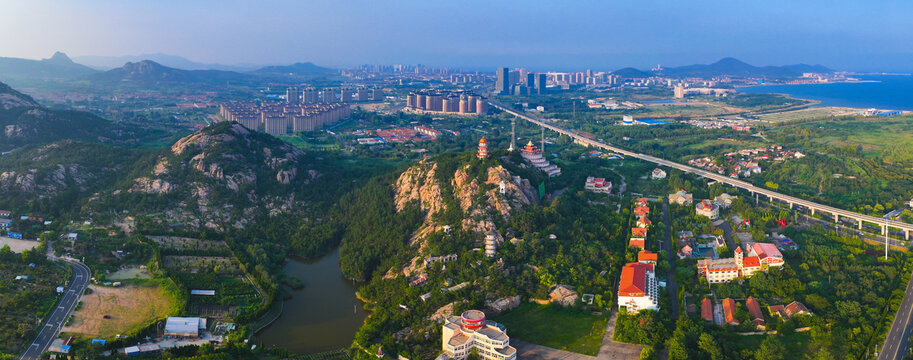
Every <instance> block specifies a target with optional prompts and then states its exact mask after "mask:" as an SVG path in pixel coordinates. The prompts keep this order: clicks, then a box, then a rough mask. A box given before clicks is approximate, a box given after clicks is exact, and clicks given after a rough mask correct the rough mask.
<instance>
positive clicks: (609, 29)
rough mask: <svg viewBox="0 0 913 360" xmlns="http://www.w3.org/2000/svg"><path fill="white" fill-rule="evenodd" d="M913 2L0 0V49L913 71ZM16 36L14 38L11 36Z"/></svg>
mask: <svg viewBox="0 0 913 360" xmlns="http://www.w3.org/2000/svg"><path fill="white" fill-rule="evenodd" d="M911 14H913V1H908V0H907V1H861V0H859V1H840V0H836V1H797V0H793V1H780V0H764V1H736V0H732V1H715V0H714V1H711V0H706V1H704V0H691V1H677V0H670V1H652V0H646V1H530V0H527V1H497V0H488V1H476V0H462V1H427V0H425V1H396V0H386V1H369V0H351V1H345V0H341V1H326V0H325V1H257V2H254V1H228V0H223V1H205V0H203V1H168V0H165V1H100V0H85V1H78V2H75V1H74V2H63V1H44V0H29V1H17V0H0V33H2V34H5V35H4V36H2V37H0V56H13V57H26V58H45V57H49V56H50V55H51V54H52V53H53V52H54V51H58V50H59V51H64V52H66V53H67V54H69V55H71V56H84V55H110V56H120V55H137V54H147V53H166V54H174V55H179V56H183V57H186V58H188V59H191V60H194V61H198V62H205V63H222V64H283V63H291V62H298V61H312V62H314V63H317V64H320V65H327V66H337V67H339V66H350V65H356V64H363V63H386V64H392V63H406V64H415V63H421V64H427V65H432V66H453V67H465V68H478V69H489V68H494V67H495V66H498V65H503V66H511V67H515V66H517V67H519V66H524V67H528V68H531V69H534V70H545V69H563V70H574V69H586V68H593V69H608V70H611V69H617V68H620V67H624V66H635V67H640V68H646V67H650V66H653V65H655V64H657V63H661V64H663V65H665V66H677V65H685V64H691V63H709V62H713V61H716V60H718V59H719V58H722V57H726V56H732V57H736V58H738V59H741V60H744V61H746V62H749V63H752V64H756V65H782V64H792V63H800V62H804V63H812V64H815V63H820V64H824V65H827V66H830V67H833V68H837V69H841V70H861V71H871V70H878V71H913V21H911V20H910V16H911ZM11 34H15V36H11Z"/></svg>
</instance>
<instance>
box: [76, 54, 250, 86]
mask: <svg viewBox="0 0 913 360" xmlns="http://www.w3.org/2000/svg"><path fill="white" fill-rule="evenodd" d="M252 78H253V76H251V75H247V74H242V73H238V72H234V71H222V70H181V69H175V68H170V67H167V66H164V65H162V64H159V63H157V62H155V61H151V60H143V61H139V62H128V63H126V64H124V66H122V67H119V68H115V69H111V70H108V71H105V72H102V73H98V74H93V75H90V76H89V77H88V79H89V80H91V81H92V83H93V84H96V85H104V86H118V87H119V86H127V87H131V86H132V87H139V88H151V87H159V86H164V85H169V86H175V85H188V84H194V85H205V84H216V85H220V86H224V85H225V83H226V82H243V81H248V80H251V79H252Z"/></svg>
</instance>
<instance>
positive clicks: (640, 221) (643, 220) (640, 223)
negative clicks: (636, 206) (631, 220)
mask: <svg viewBox="0 0 913 360" xmlns="http://www.w3.org/2000/svg"><path fill="white" fill-rule="evenodd" d="M650 225H653V222H652V221H650V219H647V217H646V216H641V217H640V219H637V227H642V228H645V227H649V226H650Z"/></svg>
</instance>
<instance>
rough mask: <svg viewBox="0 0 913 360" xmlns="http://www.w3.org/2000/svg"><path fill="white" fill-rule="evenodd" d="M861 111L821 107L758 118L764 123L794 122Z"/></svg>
mask: <svg viewBox="0 0 913 360" xmlns="http://www.w3.org/2000/svg"><path fill="white" fill-rule="evenodd" d="M859 111H860V110H859V109H854V108H845V107H836V106H821V107H811V108H807V109H800V110H793V111H784V112H773V113H769V114H762V115H759V116H758V117H759V118H760V119H761V120H762V121H767V122H772V123H776V122H783V121H793V120H803V119H814V118H820V117H831V116H843V115H853V114H856V113H858V112H859Z"/></svg>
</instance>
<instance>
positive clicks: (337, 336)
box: [257, 248, 368, 354]
mask: <svg viewBox="0 0 913 360" xmlns="http://www.w3.org/2000/svg"><path fill="white" fill-rule="evenodd" d="M285 272H286V273H287V274H288V275H289V276H293V277H296V278H299V279H301V281H302V283H303V284H304V288H302V289H299V290H295V291H293V292H292V298H291V299H289V300H286V301H285V303H284V304H283V309H282V316H281V317H279V319H277V320H276V321H275V322H274V323H273V324H272V325H270V326H269V327H267V328H266V329H264V330H263V331H261V332H260V333H259V334H258V336H257V337H258V338H259V339H260V340H261V341H262V342H263V345H265V346H273V345H275V346H279V347H282V348H285V349H288V350H289V351H292V352H294V353H296V354H314V353H320V352H325V351H332V350H337V349H341V348H347V347H349V345H351V344H352V340H353V339H354V338H355V332H356V331H358V328H360V327H361V325H362V324H363V323H364V320H365V317H367V315H368V314H367V313H366V312H365V311H364V310H362V303H361V301H359V300H358V299H356V298H355V290H356V285H355V284H354V283H352V282H351V281H349V280H347V279H345V278H343V276H342V271H341V270H340V269H339V249H338V248H337V249H336V250H334V251H333V252H332V253H330V254H327V255H326V256H324V257H322V258H319V259H301V258H291V259H289V262H288V264H286V265H285Z"/></svg>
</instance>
